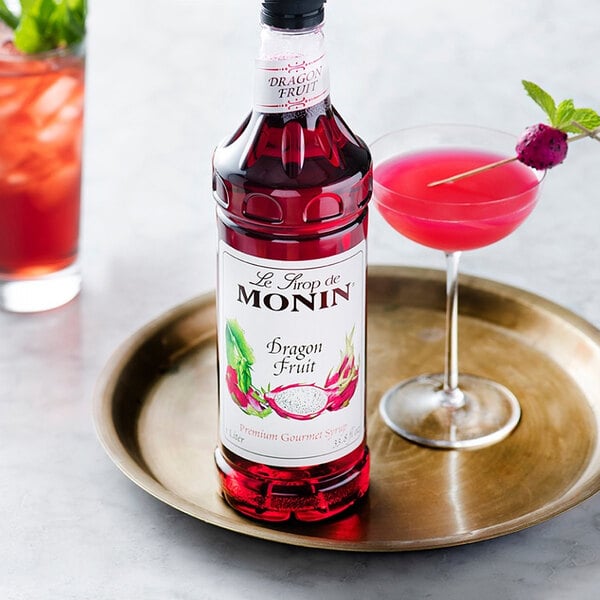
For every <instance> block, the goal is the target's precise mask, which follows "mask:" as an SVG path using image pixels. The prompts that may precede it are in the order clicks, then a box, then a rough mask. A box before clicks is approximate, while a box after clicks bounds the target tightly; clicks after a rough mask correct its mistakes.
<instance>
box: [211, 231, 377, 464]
mask: <svg viewBox="0 0 600 600" xmlns="http://www.w3.org/2000/svg"><path fill="white" fill-rule="evenodd" d="M365 267H366V244H365V242H362V243H361V244H359V245H358V246H355V247H354V248H352V249H351V250H348V251H346V252H344V253H343V254H339V255H336V256H333V257H330V258H326V259H318V260H310V261H298V262H293V261H274V260H265V259H259V258H256V257H254V256H249V255H247V254H243V253H241V252H238V251H237V250H235V249H233V248H231V247H230V246H228V245H227V244H226V243H225V242H223V241H221V242H220V243H219V290H218V317H219V327H218V329H219V331H218V334H219V365H220V368H219V377H220V386H219V390H220V394H219V406H220V436H221V442H222V443H223V445H224V446H225V447H226V448H228V449H229V450H231V451H232V452H233V453H234V454H237V455H238V456H241V457H242V458H245V459H248V460H250V461H253V462H257V463H261V464H267V465H271V466H275V467H294V466H309V465H314V464H321V463H325V462H330V461H332V460H336V459H338V458H341V457H343V456H345V455H346V454H348V453H350V452H351V451H352V450H354V449H355V448H357V447H358V446H359V445H360V444H361V443H362V441H363V437H364V421H365V406H364V404H365V403H364V397H365V360H364V357H365V339H364V333H365V286H366V278H365Z"/></svg>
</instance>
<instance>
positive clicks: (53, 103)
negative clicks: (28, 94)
mask: <svg viewBox="0 0 600 600" xmlns="http://www.w3.org/2000/svg"><path fill="white" fill-rule="evenodd" d="M78 86H79V83H78V82H77V81H76V80H75V79H73V78H72V77H61V78H59V79H57V80H56V81H55V82H54V83H53V84H52V85H50V86H49V87H48V88H46V90H44V91H43V92H42V93H41V94H40V96H39V97H38V98H37V100H36V101H35V102H34V103H33V104H32V105H31V108H32V110H33V111H35V113H36V114H37V115H38V116H39V117H40V118H41V119H43V120H44V119H46V118H47V117H49V116H51V115H53V114H54V113H56V112H57V111H58V110H60V109H61V108H62V106H63V105H64V104H66V103H67V101H68V100H69V98H70V96H71V94H73V92H74V91H75V90H76V89H77V87H78Z"/></svg>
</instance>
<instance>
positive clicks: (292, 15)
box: [260, 0, 327, 29]
mask: <svg viewBox="0 0 600 600" xmlns="http://www.w3.org/2000/svg"><path fill="white" fill-rule="evenodd" d="M326 1H327V0H263V3H262V11H261V15H260V16H261V21H262V22H263V23H265V25H271V26H272V27H278V28H280V29H305V28H306V27H314V26H315V25H318V24H319V23H322V22H323V19H324V18H325V11H324V9H323V4H325V2H326Z"/></svg>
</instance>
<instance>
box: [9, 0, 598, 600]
mask: <svg viewBox="0 0 600 600" xmlns="http://www.w3.org/2000/svg"><path fill="white" fill-rule="evenodd" d="M142 7H143V8H142ZM326 8H327V15H328V18H327V26H326V32H327V47H328V51H329V62H330V68H331V82H332V98H333V101H334V104H335V105H336V106H337V108H338V110H339V111H340V112H341V114H342V115H343V116H344V118H345V119H346V121H347V122H348V123H349V124H350V125H351V126H352V128H353V129H354V130H355V131H356V132H357V133H358V134H359V135H361V136H362V137H363V138H364V139H365V140H367V141H372V140H374V139H376V138H377V137H378V136H380V135H381V134H383V133H385V132H387V131H389V130H391V129H395V128H399V127H406V126H411V125H418V124H424V123H430V122H471V123H475V124H479V125H484V126H492V127H497V128H499V129H505V130H509V131H514V132H515V133H518V132H520V131H521V130H522V129H523V128H524V127H525V126H527V125H529V124H531V123H534V122H537V121H539V120H543V118H542V114H541V112H540V110H539V109H538V108H537V107H536V106H535V105H534V104H533V102H531V101H530V100H529V99H528V98H527V97H526V96H525V94H524V92H523V91H522V88H521V85H520V80H521V79H523V78H525V79H530V80H533V81H536V82H538V83H539V84H541V85H543V86H544V87H546V88H547V89H548V90H549V91H551V92H552V93H554V94H556V96H558V97H560V99H562V98H566V97H574V98H575V100H576V102H577V103H578V104H580V105H582V106H592V107H594V108H596V109H600V94H599V93H598V73H599V72H600V70H599V68H600V59H599V58H598V57H599V56H600V36H598V24H599V23H600V4H598V2H597V0H575V1H574V2H572V3H571V4H569V6H568V7H567V6H566V5H565V3H564V2H557V1H555V0H529V1H527V2H523V1H522V0H504V1H503V2H475V1H474V0H454V1H453V2H441V1H440V0H419V2H392V1H389V0H388V1H386V0H371V1H370V2H368V3H367V2H364V1H363V0H329V2H328V3H327V7H326ZM258 12H259V1H258V0H252V1H251V0H243V1H242V0H237V1H234V0H202V1H199V0H196V1H194V0H168V1H167V0H146V1H145V2H133V1H131V0H126V1H124V2H123V1H119V0H102V2H93V1H92V2H91V10H90V19H89V41H88V72H87V85H88V87H87V113H86V119H87V121H86V146H85V178H84V208H83V228H82V239H81V257H82V267H83V273H84V288H83V292H82V294H81V296H80V297H79V298H78V299H77V300H75V301H74V302H72V303H71V304H69V305H67V306H65V307H63V308H61V309H58V310H54V311H51V312H48V313H45V314H37V315H11V314H6V313H3V314H0V340H1V343H0V540H1V541H0V595H1V596H2V597H3V598H7V599H10V600H24V599H38V598H39V599H52V600H54V599H60V600H75V599H77V600H81V599H87V598H90V599H95V600H104V599H107V600H108V599H111V600H113V599H116V598H124V599H125V598H143V599H144V600H166V599H181V600H183V599H192V598H193V599H210V600H213V599H214V600H216V599H230V598H231V599H237V598H247V599H259V598H267V597H277V596H284V597H285V598H286V600H292V599H301V598H302V599H303V598H309V597H327V598H332V599H333V598H339V599H342V598H343V599H344V600H350V599H359V598H361V599H362V598H405V597H406V598H408V597H410V598H444V599H447V600H452V599H470V598H479V597H485V598H487V599H506V598H511V599H520V598H527V599H528V600H537V599H544V600H549V599H550V600H553V599H562V598H576V599H590V600H592V599H595V598H597V594H598V588H599V586H600V496H597V495H596V496H594V497H592V498H590V499H588V500H586V501H584V502H583V503H581V504H580V505H578V506H577V507H575V508H574V509H572V510H570V511H568V512H566V513H564V514H562V515H559V516H558V517H556V518H554V519H552V520H550V521H547V522H545V523H543V524H540V525H536V526H534V527H531V528H529V529H526V530H523V531H521V532H519V533H515V534H512V535H508V536H505V537H501V538H497V539H495V540H490V541H487V542H481V543H476V544H472V545H468V546H462V547H456V548H447V549H442V550H435V551H421V552H408V553H396V554H393V553H392V554H361V553H358V554H354V553H343V552H328V551H323V550H310V549H306V548H299V547H295V546H286V545H280V544H276V543H272V542H267V541H263V540H260V539H254V538H250V537H246V536H243V535H239V534H236V533H232V532H229V531H225V530H222V529H220V528H217V527H214V526H211V525H208V524H205V523H203V522H200V521H197V520H195V519H193V518H191V517H189V516H186V515H184V514H182V513H180V512H178V511H176V510H174V509H172V508H170V507H169V506H167V505H165V504H163V503H161V502H159V501H157V500H155V499H154V498H152V497H150V496H149V495H148V494H146V493H145V492H144V491H142V490H141V489H139V488H138V487H137V486H135V485H134V484H133V483H131V482H130V481H129V480H128V479H127V478H125V477H124V476H123V475H122V474H121V473H120V472H119V470H118V469H117V468H116V467H115V466H114V464H113V463H112V462H111V460H110V459H109V458H108V457H107V456H106V454H105V453H104V451H103V449H102V448H101V446H100V444H99V442H98V440H97V438H96V435H95V432H94V424H93V419H92V398H93V395H94V387H95V385H96V382H97V380H98V377H99V374H100V372H101V371H102V369H103V367H104V366H105V364H106V362H107V360H108V359H109V357H110V355H111V354H112V353H113V351H114V350H115V349H116V348H117V347H118V346H119V345H120V344H121V343H122V342H123V341H124V340H126V339H127V338H128V337H129V336H130V335H131V334H133V333H134V332H135V331H136V330H138V329H139V328H140V327H142V326H143V325H144V324H146V323H147V322H148V321H150V320H151V319H153V318H155V317H157V316H158V315H160V314H162V313H164V312H165V311H166V310H168V309H170V308H172V307H173V306H176V305H178V304H180V303H182V302H184V301H186V300H188V299H189V298H192V297H194V296H197V295H199V294H201V293H204V292H208V291H210V290H212V289H213V288H214V285H215V268H214V267H215V264H214V256H215V227H214V216H213V210H214V207H213V200H212V197H211V191H210V155H211V151H212V149H213V147H214V146H215V144H216V143H217V142H218V141H219V140H220V139H221V138H222V137H224V136H226V135H228V134H229V133H231V132H232V131H233V130H234V129H235V128H236V127H237V125H238V124H239V122H240V121H241V120H242V118H243V116H244V115H245V113H246V111H247V110H248V107H249V104H250V101H251V94H252V68H253V56H254V53H255V52H256V50H257V47H258V32H259V24H258ZM599 165H600V145H598V144H596V143H594V142H592V141H589V140H586V141H582V142H578V143H577V144H575V145H573V147H572V148H571V151H570V153H569V157H568V159H567V162H566V163H565V164H564V165H563V166H560V167H558V168H556V169H555V170H554V171H552V172H550V173H549V175H548V176H547V178H546V181H545V183H544V189H543V197H542V199H541V201H540V203H539V205H538V207H537V208H536V210H535V212H534V214H533V215H532V216H531V217H530V218H529V220H528V221H527V222H526V223H525V224H524V225H523V226H522V227H521V228H520V229H519V230H518V231H517V232H516V233H515V234H513V235H512V236H511V237H510V238H508V239H506V240H504V241H502V242H500V243H498V244H496V245H494V246H492V247H490V248H486V249H483V250H480V251H476V252H472V253H466V254H465V255H464V257H463V263H462V268H463V272H465V273H469V274H473V275H478V276H482V277H486V278H491V279H496V280H498V281H502V282H505V283H508V284H511V285H515V286H518V287H522V288H525V289H527V290H529V291H532V292H534V293H536V294H540V295H542V296H545V297H547V298H549V299H550V300H552V301H554V302H557V303H559V304H561V305H563V306H565V307H567V308H568V309H570V310H572V311H574V312H576V313H577V314H579V315H581V316H582V317H583V318H585V319H587V320H588V321H590V322H591V323H593V324H594V325H595V326H596V327H598V326H600V302H598V297H599V295H600V261H599V251H598V248H599V244H598V237H597V236H598V229H599V223H600V194H599V192H598V188H599V184H600V169H599V168H598V166H599ZM369 262H370V263H371V264H382V263H384V264H403V265H416V266H427V267H434V268H443V266H444V265H443V257H442V255H441V253H436V252H434V251H432V250H427V249H425V248H421V247H419V246H417V245H416V244H413V243H411V242H408V241H406V240H403V239H400V237H399V236H397V235H396V234H394V233H393V232H392V230H391V229H390V228H389V227H388V226H387V225H386V224H385V223H384V222H383V221H382V220H381V218H380V217H379V216H378V215H377V214H376V213H375V211H373V212H372V220H371V229H370V238H369ZM599 378H600V374H599Z"/></svg>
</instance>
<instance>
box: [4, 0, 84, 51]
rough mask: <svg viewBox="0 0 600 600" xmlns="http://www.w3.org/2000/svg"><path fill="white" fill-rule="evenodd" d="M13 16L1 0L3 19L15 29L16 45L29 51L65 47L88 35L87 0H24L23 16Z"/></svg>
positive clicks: (22, 5)
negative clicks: (86, 26)
mask: <svg viewBox="0 0 600 600" xmlns="http://www.w3.org/2000/svg"><path fill="white" fill-rule="evenodd" d="M11 15H12V13H10V11H8V8H6V4H5V0H0V18H2V20H3V21H4V22H5V23H7V24H8V25H9V27H11V28H12V29H14V30H15V46H16V47H17V48H18V49H19V50H21V51H22V52H25V53H27V54H35V53H37V52H44V51H46V50H54V49H56V48H66V47H68V46H72V45H75V44H78V43H80V42H82V41H83V39H84V38H85V31H86V30H85V20H86V17H87V0H21V16H20V17H19V18H17V17H16V16H15V15H12V19H11V18H10V17H11ZM7 17H8V18H7Z"/></svg>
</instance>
